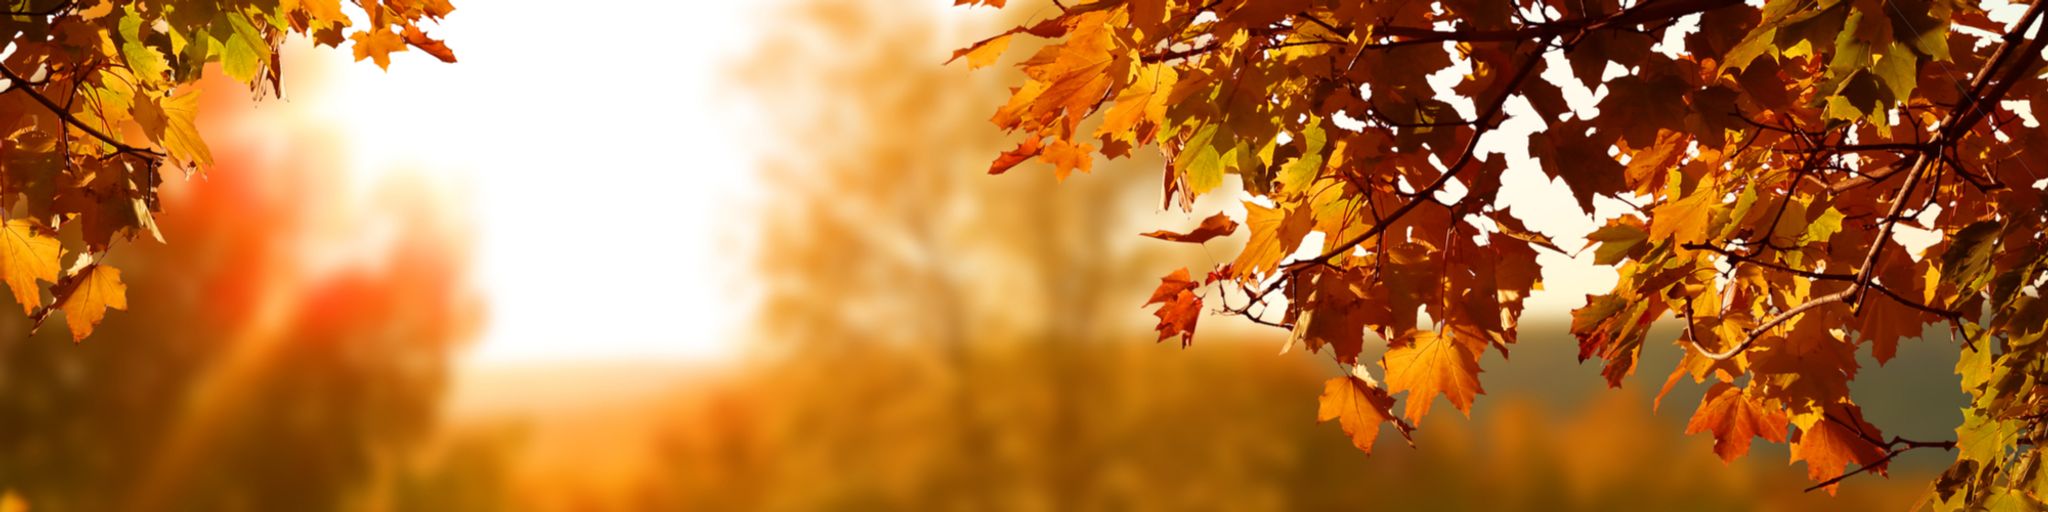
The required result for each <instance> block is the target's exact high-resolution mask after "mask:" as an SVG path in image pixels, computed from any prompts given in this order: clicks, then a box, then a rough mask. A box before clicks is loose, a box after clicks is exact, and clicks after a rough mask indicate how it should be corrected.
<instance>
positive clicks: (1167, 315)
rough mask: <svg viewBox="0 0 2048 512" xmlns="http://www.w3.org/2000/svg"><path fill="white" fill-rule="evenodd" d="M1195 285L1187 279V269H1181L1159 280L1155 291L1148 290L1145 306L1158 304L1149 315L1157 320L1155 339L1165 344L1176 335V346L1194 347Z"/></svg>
mask: <svg viewBox="0 0 2048 512" xmlns="http://www.w3.org/2000/svg"><path fill="white" fill-rule="evenodd" d="M1196 286H1199V285H1198V284H1196V283H1195V281H1194V280H1193V279H1192V278H1190V277H1189V275H1188V269H1187V268H1186V267H1182V268H1181V269H1180V270H1175V271H1173V273H1171V274H1167V275H1166V277H1163V278H1160V279H1159V288H1157V289H1154V290H1153V291H1152V299H1151V300H1149V301H1146V302H1145V304H1146V305H1148V306H1149V305H1152V304H1158V305H1159V309H1158V310H1157V311H1153V312H1152V315H1153V316H1157V317H1159V325H1158V327H1156V329H1158V330H1159V340H1158V341H1166V339H1167V338H1171V337H1173V336H1174V335H1175V334H1178V335H1180V345H1181V346H1182V347H1186V346H1188V345H1192V344H1194V340H1195V322H1196V321H1197V320H1200V319H1201V318H1202V298H1201V297H1199V296H1196V295H1195V287H1196Z"/></svg>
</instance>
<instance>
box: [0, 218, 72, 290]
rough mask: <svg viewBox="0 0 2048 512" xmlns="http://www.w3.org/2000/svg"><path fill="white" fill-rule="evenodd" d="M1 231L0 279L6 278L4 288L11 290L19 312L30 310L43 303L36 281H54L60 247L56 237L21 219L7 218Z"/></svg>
mask: <svg viewBox="0 0 2048 512" xmlns="http://www.w3.org/2000/svg"><path fill="white" fill-rule="evenodd" d="M4 231H5V237H4V240H0V279H4V280H5V281H7V288H8V289H10V290H13V291H14V301H15V302H16V303H19V304H21V311H22V312H23V313H34V312H35V309H36V307H38V306H41V305H42V302H43V299H42V288H41V287H40V286H39V285H37V284H36V282H37V281H50V282H55V281H56V280H57V258H58V255H59V251H60V250H61V248H60V247H59V246H58V243H57V239H56V238H53V237H51V236H49V235H46V234H44V233H43V230H42V229H41V228H38V227H36V225H34V224H31V223H29V222H28V221H25V220H21V219H14V220H9V221H7V223H6V226H5V228H4Z"/></svg>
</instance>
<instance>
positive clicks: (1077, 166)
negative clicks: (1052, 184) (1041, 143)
mask: <svg viewBox="0 0 2048 512" xmlns="http://www.w3.org/2000/svg"><path fill="white" fill-rule="evenodd" d="M1094 150H1095V148H1094V147H1092V146H1089V145H1088V144H1087V143H1084V142H1072V141H1067V140H1055V141H1053V143H1052V145H1051V146H1046V148H1045V151H1044V152H1041V153H1039V155H1038V159H1039V160H1041V161H1044V162H1045V163H1048V164H1052V172H1053V177H1054V178H1056V179H1059V180H1062V181H1064V180H1066V179H1067V176H1068V175H1070V174H1072V173H1073V172H1074V171H1075V170H1080V171H1081V172H1088V171H1089V170H1090V169H1093V168H1094V162H1095V158H1094V157H1092V156H1090V153H1091V152H1093V151H1094Z"/></svg>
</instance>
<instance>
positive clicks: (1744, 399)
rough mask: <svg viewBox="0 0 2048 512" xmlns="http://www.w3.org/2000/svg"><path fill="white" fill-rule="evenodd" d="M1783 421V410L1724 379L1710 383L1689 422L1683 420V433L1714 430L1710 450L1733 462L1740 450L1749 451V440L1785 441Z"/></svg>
mask: <svg viewBox="0 0 2048 512" xmlns="http://www.w3.org/2000/svg"><path fill="white" fill-rule="evenodd" d="M1786 425H1787V420H1786V418H1785V413H1784V411H1780V410H1776V409H1771V408H1767V407H1765V406H1764V405H1763V404H1762V403H1761V402H1759V401H1758V399H1757V398H1756V397H1752V396H1750V395H1749V393H1747V392H1745V391H1743V390H1740V389H1736V388H1735V386H1732V385H1729V384H1728V383H1726V382H1717V383H1714V387H1712V388H1708V389H1707V395H1706V399H1705V400H1702V401H1701V402H1700V408H1699V410H1697V411H1694V412H1693V413H1692V421H1691V422H1689V423H1686V425H1685V433H1686V434H1697V433H1700V432H1706V431H1710V430H1711V431H1713V432H1714V453H1716V454H1719V455H1720V456H1721V460H1722V461H1727V462H1733V461H1734V460H1735V459H1736V458H1737V457H1741V456H1742V454H1744V453H1749V441H1750V439H1752V438H1756V437H1759V436H1761V437H1763V438H1764V439H1765V440H1769V441H1773V442H1780V443H1782V442H1785V427H1786Z"/></svg>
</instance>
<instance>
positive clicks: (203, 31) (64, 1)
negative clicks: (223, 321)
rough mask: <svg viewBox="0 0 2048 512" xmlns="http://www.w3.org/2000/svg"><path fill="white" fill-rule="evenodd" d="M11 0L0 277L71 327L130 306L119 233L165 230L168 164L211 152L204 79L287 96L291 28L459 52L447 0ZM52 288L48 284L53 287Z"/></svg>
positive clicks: (369, 49)
mask: <svg viewBox="0 0 2048 512" xmlns="http://www.w3.org/2000/svg"><path fill="white" fill-rule="evenodd" d="M354 3H355V5H356V7H355V8H353V9H346V10H345V9H344V8H343V2H342V1H341V0H228V1H208V2H199V1H191V0H14V1H9V2H5V4H4V6H0V38H4V40H6V41H7V42H8V46H7V48H8V50H7V52H6V53H5V54H0V79H4V80H5V82H4V83H5V89H4V92H0V208H4V209H5V211H6V219H5V221H4V224H0V233H4V235H5V236H0V281H4V282H5V283H6V285H7V288H8V289H9V290H11V291H12V292H13V296H14V300H15V302H17V303H19V304H20V305H21V307H22V310H23V311H24V312H27V313H28V314H30V315H31V316H33V317H34V318H35V324H36V325H37V326H40V325H42V323H43V321H44V320H46V319H47V318H48V317H49V315H50V313H51V312H53V311H63V312H64V317H65V323H66V324H67V326H68V327H69V328H70V330H71V334H72V339H74V340H82V339H84V338H85V337H86V336H87V335H89V334H91V333H92V330H93V327H94V326H95V325H97V324H98V323H99V322H100V320H101V319H102V318H104V316H105V314H106V310H107V309H108V308H112V309H126V308H127V295H126V286H125V285H124V284H123V283H122V279H121V273H120V271H119V270H117V269H115V268H113V267H111V266H109V265H106V264H104V263H102V260H103V259H104V257H105V256H106V254H107V252H108V251H110V250H112V249H113V247H114V245H115V242H117V241H126V240H133V239H134V238H135V237H136V236H140V235H147V236H149V237H151V238H155V239H157V240H159V241H161V240H163V235H162V234H161V233H160V232H159V231H158V230H157V223H156V221H155V219H154V217H155V214H157V213H159V212H160V209H159V204H158V199H157V187H158V186H159V185H160V184H161V183H162V181H163V177H162V171H163V169H164V168H165V167H171V168H175V169H179V170H182V171H184V172H186V173H188V174H190V173H202V172H204V171H205V169H206V168H207V167H208V166H210V165H212V164H213V159H214V158H213V153H212V152H211V151H210V150H208V149H207V145H206V142H205V141H204V140H202V138H201V137H200V130H199V127H198V122H199V121H198V119H197V113H198V111H199V109H198V103H199V90H198V88H197V87H196V83H197V82H198V81H199V80H200V78H201V77H202V75H204V74H205V73H208V72H209V69H211V72H214V73H224V74H226V75H227V76H228V77H231V78H233V79H234V80H235V81H237V82H240V83H242V84H245V85H247V86H248V87H249V91H250V93H251V95H252V96H255V97H259V98H260V97H262V96H265V95H273V96H277V95H282V94H283V84H282V76H283V75H282V70H281V68H280V65H281V62H280V58H279V55H278V49H279V46H280V45H281V44H283V43H284V41H285V39H286V37H287V36H290V35H294V34H296V35H302V36H306V37H309V38H311V39H312V40H313V41H314V42H315V43H317V44H320V45H325V46H330V47H336V48H339V47H340V46H342V45H348V46H350V47H351V48H352V49H353V51H354V52H355V58H356V60H358V61H360V60H364V59H370V60H373V61H375V62H376V63H377V65H378V66H388V65H389V64H390V54H391V53H393V52H399V51H406V50H407V48H408V47H410V48H417V49H419V50H421V51H424V52H426V53H427V54H429V55H432V56H434V57H436V58H438V59H440V60H442V61H446V62H454V61H455V54H454V53H453V51H452V50H450V49H449V48H448V46H447V45H445V44H443V43H442V42H441V41H439V40H436V39H434V38H432V37H429V36H428V35H427V34H426V32H425V31H424V27H425V26H426V25H425V23H426V22H431V21H438V20H440V19H441V18H442V17H443V16H446V15H448V13H449V12H451V11H453V10H454V7H453V6H452V5H450V4H449V3H448V1H447V0H385V1H382V2H379V1H376V0H370V1H361V2H354ZM46 289H47V291H48V294H47V296H48V298H47V299H46V298H45V290H46Z"/></svg>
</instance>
